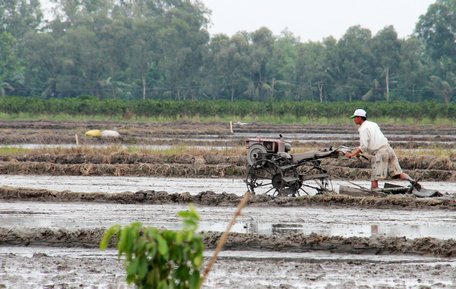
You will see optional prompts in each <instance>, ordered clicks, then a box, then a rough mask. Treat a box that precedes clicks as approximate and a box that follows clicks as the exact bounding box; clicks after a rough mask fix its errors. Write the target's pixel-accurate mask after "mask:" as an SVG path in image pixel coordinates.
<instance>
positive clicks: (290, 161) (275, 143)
mask: <svg viewBox="0 0 456 289" xmlns="http://www.w3.org/2000/svg"><path fill="white" fill-rule="evenodd" d="M246 146H247V149H248V151H247V161H248V168H247V177H246V179H245V182H246V184H247V189H248V190H249V191H250V192H252V193H253V194H258V193H265V194H271V195H272V196H299V195H300V194H301V193H304V194H308V195H309V194H322V193H326V192H332V191H333V188H332V184H331V178H330V175H329V173H328V171H327V170H326V169H324V168H323V167H322V166H321V159H324V158H329V157H334V158H337V157H339V156H340V155H341V154H343V153H344V152H345V151H346V150H345V149H344V148H342V147H341V148H338V149H333V148H331V147H330V148H325V149H322V150H319V151H310V152H304V153H296V154H290V150H291V144H290V143H287V142H286V141H284V140H283V138H282V135H280V137H279V138H259V137H257V138H249V139H247V140H246Z"/></svg>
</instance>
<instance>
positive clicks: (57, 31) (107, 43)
mask: <svg viewBox="0 0 456 289" xmlns="http://www.w3.org/2000/svg"><path fill="white" fill-rule="evenodd" d="M42 1H44V0H42ZM49 1H50V2H52V3H53V8H54V13H53V14H52V15H51V16H48V19H47V18H45V17H43V12H42V11H41V6H40V1H39V0H8V1H0V94H2V95H17V96H38V97H42V98H54V97H55V98H69V97H78V96H83V95H90V96H96V97H97V98H99V99H108V100H115V99H138V100H139V99H144V100H145V99H155V100H157V99H163V100H165V99H166V100H170V99H172V100H190V99H191V100H206V99H207V100H209V99H210V100H214V99H225V100H240V99H244V100H258V101H276V100H281V101H282V100H286V101H318V102H330V101H331V102H332V101H354V100H364V101H378V100H385V101H412V102H420V101H429V100H433V101H438V102H442V103H445V104H449V103H451V102H452V101H454V99H453V98H454V94H455V87H456V75H455V71H456V48H455V47H456V45H455V39H456V19H455V17H456V16H455V15H456V0H436V2H435V3H434V4H432V5H430V6H429V8H428V10H427V12H426V13H425V14H424V15H422V16H420V18H419V19H417V25H416V33H415V34H414V35H412V36H410V37H407V38H405V39H399V38H398V36H397V33H396V31H395V29H394V27H393V26H387V27H385V28H384V29H382V30H380V31H379V32H377V33H376V34H375V35H372V33H371V31H370V30H369V29H365V28H363V27H360V26H353V27H350V28H349V29H348V30H347V31H346V33H345V34H344V35H343V36H342V37H341V38H340V39H338V40H337V39H335V38H333V37H331V36H328V37H327V38H324V39H323V40H322V41H321V42H301V41H300V39H299V38H297V37H295V36H294V35H293V34H292V33H291V32H289V31H285V32H283V33H282V34H281V35H278V36H277V35H273V34H272V32H271V31H270V30H269V29H268V28H266V27H263V28H260V29H258V30H256V31H253V32H246V31H243V32H239V33H237V34H235V35H233V36H227V35H224V34H218V35H210V34H209V33H208V32H207V25H208V23H209V22H210V12H209V11H208V10H207V8H206V7H205V6H204V5H203V4H202V3H200V2H199V1H198V0H141V1H139V0H129V1H123V0H122V1H121V0H102V1H93V0H79V1H74V0H48V1H47V2H49Z"/></svg>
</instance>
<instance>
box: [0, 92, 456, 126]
mask: <svg viewBox="0 0 456 289" xmlns="http://www.w3.org/2000/svg"><path fill="white" fill-rule="evenodd" d="M359 107H363V108H365V109H366V110H367V111H368V112H369V116H370V117H389V118H392V119H396V120H400V119H415V120H421V119H430V120H434V119H436V118H437V117H438V118H445V119H450V120H454V119H456V103H451V104H449V105H446V104H444V103H440V102H405V101H395V102H386V101H381V102H379V101H377V102H367V103H366V102H362V101H353V102H331V103H328V102H323V103H321V102H315V101H280V102H277V101H251V100H239V101H234V102H232V101H229V100H201V101H192V100H181V101H177V100H149V99H148V100H120V99H113V100H99V99H98V98H95V97H82V98H65V99H61V98H51V99H42V98H24V97H2V98H0V112H2V113H5V114H8V115H9V116H12V115H14V114H21V113H25V114H29V115H39V116H46V115H59V114H63V115H70V116H84V115H85V116H101V117H103V118H109V117H113V118H117V119H120V118H122V119H134V118H138V117H139V118H143V117H145V118H161V117H163V118H170V119H182V118H195V117H200V116H202V117H209V118H210V117H222V118H223V117H228V118H231V119H232V118H233V117H235V118H236V117H238V118H240V119H243V118H250V119H256V117H263V118H264V117H265V116H266V117H267V116H269V117H272V118H274V117H276V118H284V119H287V118H288V117H290V116H291V117H293V120H299V119H302V120H304V121H306V120H312V119H321V118H328V119H337V118H346V117H348V116H349V115H351V114H352V113H353V110H354V109H356V108H359Z"/></svg>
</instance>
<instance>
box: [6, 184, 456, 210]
mask: <svg viewBox="0 0 456 289" xmlns="http://www.w3.org/2000/svg"><path fill="white" fill-rule="evenodd" d="M241 199H242V196H238V195H235V194H228V193H220V194H219V193H215V192H213V191H205V192H200V193H198V194H196V195H191V194H189V193H167V192H164V191H154V190H147V191H137V192H134V193H132V192H122V193H103V192H98V193H80V192H70V191H62V192H59V191H52V190H44V189H30V188H12V187H5V186H3V187H0V200H8V201H39V202H91V203H118V204H190V203H194V204H200V205H205V206H233V207H234V206H237V205H238V204H239V202H240V200H241ZM248 205H249V206H255V207H306V206H321V207H349V208H350V207H356V208H375V209H404V210H410V209H414V210H416V209H422V210H432V209H435V210H450V211H455V210H456V196H453V195H447V196H443V197H434V198H424V199H421V198H416V197H415V196H413V195H389V196H388V195H386V196H361V197H359V196H349V195H343V194H335V193H334V194H330V193H328V194H324V195H315V196H300V197H276V198H273V197H271V196H269V195H254V196H252V198H251V199H250V201H249V203H248Z"/></svg>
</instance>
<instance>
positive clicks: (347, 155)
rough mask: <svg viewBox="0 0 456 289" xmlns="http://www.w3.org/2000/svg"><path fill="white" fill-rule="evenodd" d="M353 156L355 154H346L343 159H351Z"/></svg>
mask: <svg viewBox="0 0 456 289" xmlns="http://www.w3.org/2000/svg"><path fill="white" fill-rule="evenodd" d="M354 156H355V154H353V153H346V154H345V157H347V158H349V159H351V158H352V157H354Z"/></svg>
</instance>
